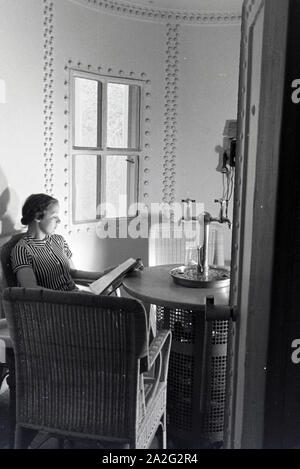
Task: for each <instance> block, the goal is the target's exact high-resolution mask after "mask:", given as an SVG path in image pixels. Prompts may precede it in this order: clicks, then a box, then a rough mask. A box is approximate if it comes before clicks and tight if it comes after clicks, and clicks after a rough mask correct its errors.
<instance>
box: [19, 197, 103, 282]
mask: <svg viewBox="0 0 300 469" xmlns="http://www.w3.org/2000/svg"><path fill="white" fill-rule="evenodd" d="M21 223H22V224H23V225H27V227H28V229H27V233H26V234H25V236H24V237H23V238H22V239H21V240H20V241H19V242H18V243H17V244H16V246H15V247H14V248H13V250H12V254H11V263H12V269H13V272H14V273H15V275H16V277H17V281H18V284H19V285H20V286H22V287H27V288H34V287H43V288H49V289H51V290H65V291H72V290H73V291H74V290H76V289H77V288H76V285H75V283H74V280H73V278H72V272H73V274H74V273H75V269H74V266H73V263H72V260H71V257H72V253H71V251H70V249H69V246H68V244H67V243H66V241H65V239H64V238H63V236H61V235H58V234H54V232H55V229H56V227H57V225H58V224H59V223H60V219H59V203H58V201H57V199H55V198H53V197H50V196H49V195H46V194H32V195H30V196H29V197H28V198H27V200H26V201H25V203H24V206H23V208H22V219H21ZM77 272H78V271H77ZM91 274H92V275H90V277H91V278H90V279H91V280H95V279H96V278H98V277H99V276H100V275H101V274H100V273H97V272H94V273H91Z"/></svg>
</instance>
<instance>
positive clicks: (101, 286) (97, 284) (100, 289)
mask: <svg viewBox="0 0 300 469" xmlns="http://www.w3.org/2000/svg"><path fill="white" fill-rule="evenodd" d="M142 268H143V263H142V261H141V259H140V258H138V259H133V258H129V259H127V260H126V261H124V262H123V263H122V264H120V265H118V266H117V267H115V268H114V269H113V270H111V271H110V272H108V273H107V274H105V275H103V276H102V277H100V278H98V279H97V280H95V281H94V282H93V283H91V284H90V285H89V287H88V289H89V291H91V292H92V293H94V294H95V295H101V294H109V292H110V291H111V290H115V289H116V288H118V287H119V286H120V284H121V283H122V279H123V277H124V276H125V275H126V274H128V272H131V271H132V270H134V269H140V270H141V269H142Z"/></svg>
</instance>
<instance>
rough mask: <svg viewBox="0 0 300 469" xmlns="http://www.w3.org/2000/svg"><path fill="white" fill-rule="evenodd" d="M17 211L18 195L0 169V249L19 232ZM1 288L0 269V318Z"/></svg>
mask: <svg viewBox="0 0 300 469" xmlns="http://www.w3.org/2000/svg"><path fill="white" fill-rule="evenodd" d="M17 210H18V195H17V193H16V191H15V190H14V189H12V188H9V187H8V182H7V179H6V177H5V175H4V173H3V171H2V170H1V167H0V247H1V246H2V245H3V244H4V243H6V241H7V240H8V239H10V238H11V236H12V235H14V234H16V233H18V232H19V231H18V230H16V229H15V221H16V217H17ZM2 288H3V287H2V270H1V268H0V318H1V317H3V311H2V304H1V292H2Z"/></svg>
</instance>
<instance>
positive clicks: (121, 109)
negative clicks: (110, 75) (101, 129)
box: [107, 83, 140, 148]
mask: <svg viewBox="0 0 300 469" xmlns="http://www.w3.org/2000/svg"><path fill="white" fill-rule="evenodd" d="M139 96H140V87H139V86H137V85H124V84H121V83H108V84H107V146H108V147H109V148H138V146H139Z"/></svg>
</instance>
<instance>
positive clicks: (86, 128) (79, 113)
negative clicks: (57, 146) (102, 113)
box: [74, 77, 99, 148]
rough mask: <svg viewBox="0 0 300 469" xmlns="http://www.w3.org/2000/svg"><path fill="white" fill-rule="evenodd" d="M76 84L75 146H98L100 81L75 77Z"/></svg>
mask: <svg viewBox="0 0 300 469" xmlns="http://www.w3.org/2000/svg"><path fill="white" fill-rule="evenodd" d="M74 86H75V102H74V105H75V109H74V127H75V142H74V144H75V146H76V147H87V148H96V147H97V146H98V133H99V132H98V128H97V124H98V122H97V121H98V82H97V81H96V80H86V79H85V78H78V77H76V78H75V79H74Z"/></svg>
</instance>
